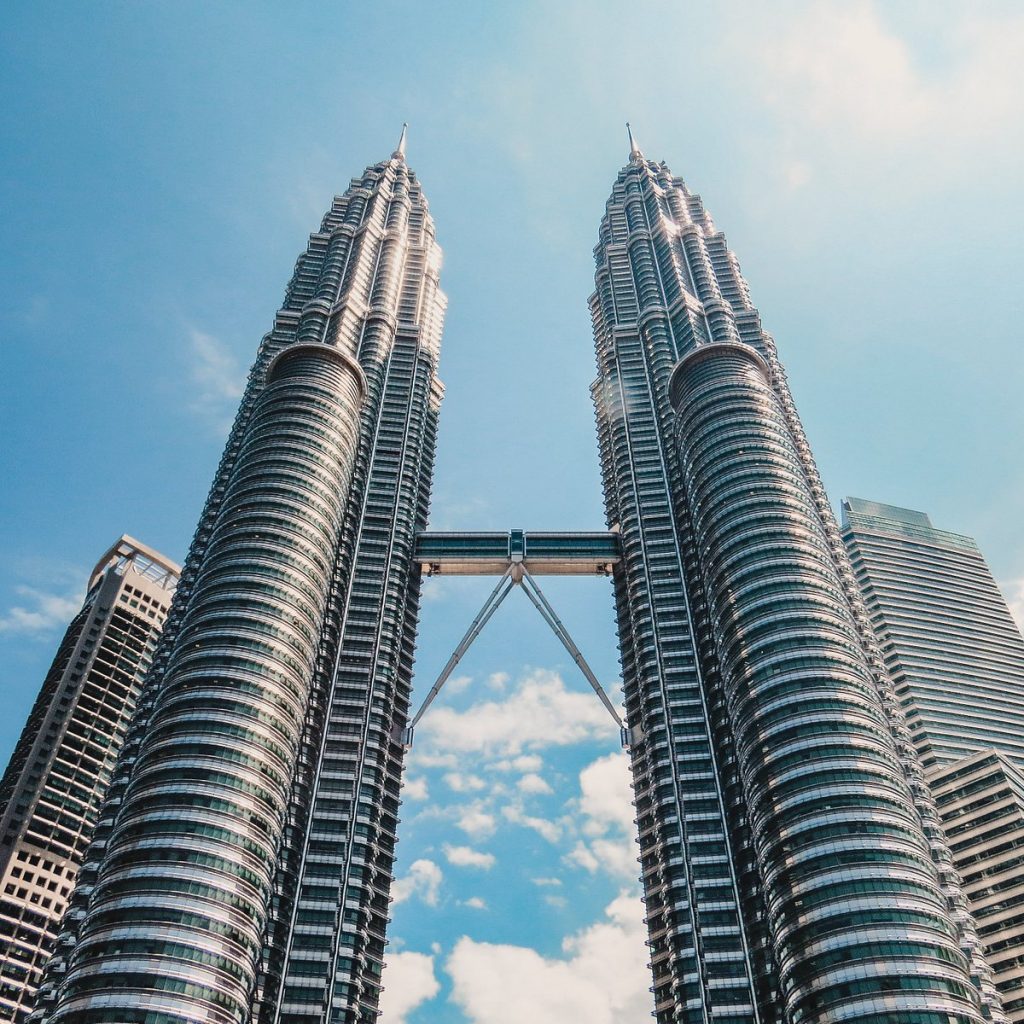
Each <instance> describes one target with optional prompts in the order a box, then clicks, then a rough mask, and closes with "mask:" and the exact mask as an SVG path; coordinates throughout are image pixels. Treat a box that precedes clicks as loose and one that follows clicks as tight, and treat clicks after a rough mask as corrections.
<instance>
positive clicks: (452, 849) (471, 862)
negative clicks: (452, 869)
mask: <svg viewBox="0 0 1024 1024" xmlns="http://www.w3.org/2000/svg"><path fill="white" fill-rule="evenodd" d="M444 855H445V857H447V858H448V863H449V864H454V865H455V866H456V867H459V868H481V869H482V870H484V871H490V869H491V868H492V867H494V854H493V853H484V852H482V851H481V850H474V849H473V847H471V846H449V845H448V843H445V844H444Z"/></svg>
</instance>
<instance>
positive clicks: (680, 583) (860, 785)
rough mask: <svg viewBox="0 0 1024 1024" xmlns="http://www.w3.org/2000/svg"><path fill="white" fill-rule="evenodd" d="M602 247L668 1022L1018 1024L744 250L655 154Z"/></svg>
mask: <svg viewBox="0 0 1024 1024" xmlns="http://www.w3.org/2000/svg"><path fill="white" fill-rule="evenodd" d="M595 255H596V259H597V275H596V286H597V287H596V292H595V294H594V296H593V297H592V300H591V309H592V315H593V321H594V333H595V342H596V346H597V359H598V379H597V381H596V382H595V385H594V389H593V393H594V398H595V406H596V410H597V419H598V436H599V439H600V446H601V455H602V466H603V474H604V484H605V495H606V503H607V508H608V520H609V524H610V525H611V526H612V527H613V528H616V527H617V528H618V529H620V530H621V533H622V541H623V564H622V567H621V569H620V571H619V572H618V573H617V576H616V594H617V604H618V616H619V634H620V645H621V649H622V661H623V675H624V683H625V694H626V704H627V714H628V717H629V723H630V725H631V727H633V730H634V739H635V741H634V744H633V747H632V759H633V773H634V782H635V790H636V804H637V818H638V823H639V828H640V852H641V864H642V868H643V881H644V887H645V896H646V907H647V917H648V927H649V931H650V948H651V954H652V956H651V962H652V968H653V972H654V985H655V988H654V991H655V1000H656V1016H657V1019H658V1020H659V1021H663V1022H666V1024H667V1022H669V1021H672V1022H676V1021H685V1022H688V1024H689V1022H698V1021H700V1022H710V1021H716V1022H720V1021H729V1022H730V1024H739V1022H740V1021H742V1022H751V1024H752V1022H754V1021H760V1022H767V1021H786V1022H790V1024H808V1022H812V1021H813V1022H825V1021H858V1022H861V1021H862V1022H867V1021H871V1022H875V1024H882V1022H883V1021H884V1022H886V1024H950V1022H954V1021H955V1022H957V1024H967V1022H978V1021H980V1020H982V1019H984V1017H986V1016H988V1015H989V1014H990V1013H991V1015H992V1016H993V1017H994V1018H995V1019H1000V1011H999V1010H998V1002H997V1000H996V999H995V997H994V995H993V989H992V985H991V980H990V977H989V976H988V973H987V969H986V967H985V965H984V963H983V961H982V960H981V958H980V955H979V954H978V944H977V939H976V936H975V935H974V933H973V929H972V927H971V925H970V921H969V918H968V917H967V915H966V913H965V910H964V899H963V895H962V892H961V891H960V888H959V882H958V879H957V878H956V875H955V873H954V872H953V871H952V867H951V862H950V856H949V851H948V849H946V847H945V845H944V842H943V840H942V837H941V832H940V830H939V828H938V818H937V814H936V811H935V808H934V805H933V804H932V802H931V799H930V797H929V795H928V791H927V788H926V787H925V785H924V782H923V779H922V776H921V769H920V765H919V764H918V763H917V761H916V758H915V755H914V751H913V747H912V745H911V742H910V737H909V734H908V733H907V730H906V728H905V725H904V724H903V722H902V718H901V715H900V709H899V705H898V702H897V701H896V699H895V694H894V693H893V690H892V685H891V682H890V681H889V679H888V677H887V676H886V675H885V672H884V666H883V665H882V662H881V658H880V655H879V652H878V650H877V648H876V647H875V645H874V641H873V637H872V635H871V632H870V626H869V624H868V620H867V617H866V615H865V613H864V610H863V607H862V606H861V605H860V603H859V598H858V596H857V591H856V585H855V582H854V579H853V576H852V574H851V572H850V570H849V566H848V564H847V562H846V560H845V554H844V552H843V549H842V544H841V541H840V538H839V533H838V530H837V528H836V524H835V522H834V519H833V517H832V514H831V511H830V510H829V507H828V503H827V501H826V498H825V495H824V491H823V489H822V488H821V484H820V480H819V479H818V475H817V472H816V470H815V469H814V464H813V460H812V458H811V455H810V450H809V448H808V447H807V443H806V438H805V437H804V435H803V431H802V429H801V427H800V424H799V419H798V418H797V415H796V411H795V407H794V405H793V402H792V398H791V396H790V394H789V390H788V386H787V384H786V380H785V375H784V373H783V370H782V367H781V364H780V363H779V361H778V358H777V356H776V353H775V347H774V343H773V341H772V339H771V338H770V336H768V335H767V334H765V333H764V331H763V330H762V329H761V326H760V321H759V318H758V314H757V311H756V309H755V308H754V307H753V306H752V304H751V302H750V298H749V292H748V289H747V286H746V283H745V282H744V281H743V278H742V277H741V275H740V272H739V267H738V263H737V261H736V258H735V256H734V255H733V254H732V252H731V251H730V250H729V249H728V246H727V245H726V242H725V239H724V237H723V236H722V235H721V233H720V232H718V231H717V230H716V229H715V227H714V225H713V223H712V221H711V219H710V217H709V216H708V215H707V213H706V211H705V210H704V208H703V206H702V204H701V201H700V199H699V197H697V196H695V195H693V194H692V193H690V192H689V190H688V189H687V188H686V186H685V185H684V184H683V182H682V181H681V180H679V179H678V178H673V177H672V175H671V174H670V172H669V171H668V169H667V168H666V167H665V166H664V165H663V164H662V165H659V164H655V163H653V162H650V161H648V160H646V159H645V158H644V157H643V156H642V154H641V153H640V152H639V150H637V149H636V148H635V147H634V150H633V153H632V154H631V160H630V164H629V165H628V166H627V167H626V168H624V169H623V171H622V172H621V173H620V175H619V177H618V180H617V181H616V184H615V187H614V190H613V193H612V197H611V199H610V200H609V202H608V207H607V212H606V216H605V218H604V220H603V221H602V224H601V233H600V241H599V244H598V246H597V249H596V250H595ZM673 371H674V372H673ZM670 387H671V393H670ZM673 402H674V403H675V406H676V410H675V411H674V409H673ZM676 411H677V412H678V415H676ZM983 1004H984V1009H983Z"/></svg>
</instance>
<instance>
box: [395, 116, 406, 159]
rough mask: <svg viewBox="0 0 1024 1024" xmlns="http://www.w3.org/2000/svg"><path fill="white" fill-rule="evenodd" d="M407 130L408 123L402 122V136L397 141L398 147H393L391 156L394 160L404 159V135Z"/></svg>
mask: <svg viewBox="0 0 1024 1024" xmlns="http://www.w3.org/2000/svg"><path fill="white" fill-rule="evenodd" d="M408 130H409V122H408V121H404V122H403V123H402V134H401V136H400V137H399V139H398V145H397V146H396V147H395V151H394V153H392V154H391V156H392V158H393V159H395V160H404V159H405V133H406V132H407V131H408Z"/></svg>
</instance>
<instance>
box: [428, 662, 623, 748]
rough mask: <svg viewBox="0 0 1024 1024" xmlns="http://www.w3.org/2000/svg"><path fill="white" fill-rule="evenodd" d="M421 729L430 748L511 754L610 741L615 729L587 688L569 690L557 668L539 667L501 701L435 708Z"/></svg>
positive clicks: (606, 713)
mask: <svg viewBox="0 0 1024 1024" xmlns="http://www.w3.org/2000/svg"><path fill="white" fill-rule="evenodd" d="M419 733H420V735H421V737H422V740H423V742H424V743H426V744H428V745H429V749H430V750H432V751H433V750H436V751H445V752H446V753H463V754H469V753H474V754H490V755H493V756H495V757H498V758H512V757H518V756H519V755H521V754H522V753H523V752H524V751H536V750H542V749H544V748H545V747H552V746H568V745H570V744H573V743H581V742H583V741H585V740H602V739H610V738H612V737H613V736H614V735H615V734H616V728H615V723H614V722H613V721H612V720H611V718H610V716H609V715H608V712H607V711H605V709H604V708H603V707H601V705H600V703H599V702H598V701H596V700H595V699H594V695H593V694H592V693H591V692H590V691H589V690H587V691H586V692H584V691H583V690H579V691H570V690H567V689H566V687H565V683H564V682H563V681H562V678H561V676H560V675H558V673H557V672H551V671H548V670H546V669H538V670H536V671H534V672H531V673H530V674H529V675H527V676H526V677H525V678H524V679H522V680H521V681H520V683H519V684H518V685H517V686H516V688H515V690H514V691H513V692H512V693H510V694H509V695H508V696H507V697H506V698H505V699H504V700H490V701H483V702H481V703H477V704H474V705H472V706H471V707H470V708H468V709H467V710H465V711H457V710H455V709H453V708H449V707H442V708H437V709H434V710H433V712H432V714H431V715H430V716H429V717H427V718H425V719H424V721H423V724H422V725H421V726H420V727H419Z"/></svg>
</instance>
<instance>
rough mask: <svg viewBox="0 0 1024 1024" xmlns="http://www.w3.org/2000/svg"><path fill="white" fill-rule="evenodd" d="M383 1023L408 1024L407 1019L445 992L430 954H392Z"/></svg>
mask: <svg viewBox="0 0 1024 1024" xmlns="http://www.w3.org/2000/svg"><path fill="white" fill-rule="evenodd" d="M383 982H384V984H383V988H382V990H381V994H380V1013H381V1018H380V1019H381V1024H405V1018H406V1016H407V1015H408V1014H409V1013H410V1012H411V1011H412V1010H415V1009H416V1007H417V1006H419V1005H420V1004H421V1003H425V1002H426V1001H427V1000H428V999H433V998H434V996H436V995H437V993H438V992H440V991H441V984H440V982H439V981H438V980H437V978H436V977H435V976H434V958H433V957H432V956H427V954H426V953H413V952H407V953H396V952H390V953H388V954H387V956H386V958H385V960H384V978H383Z"/></svg>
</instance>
